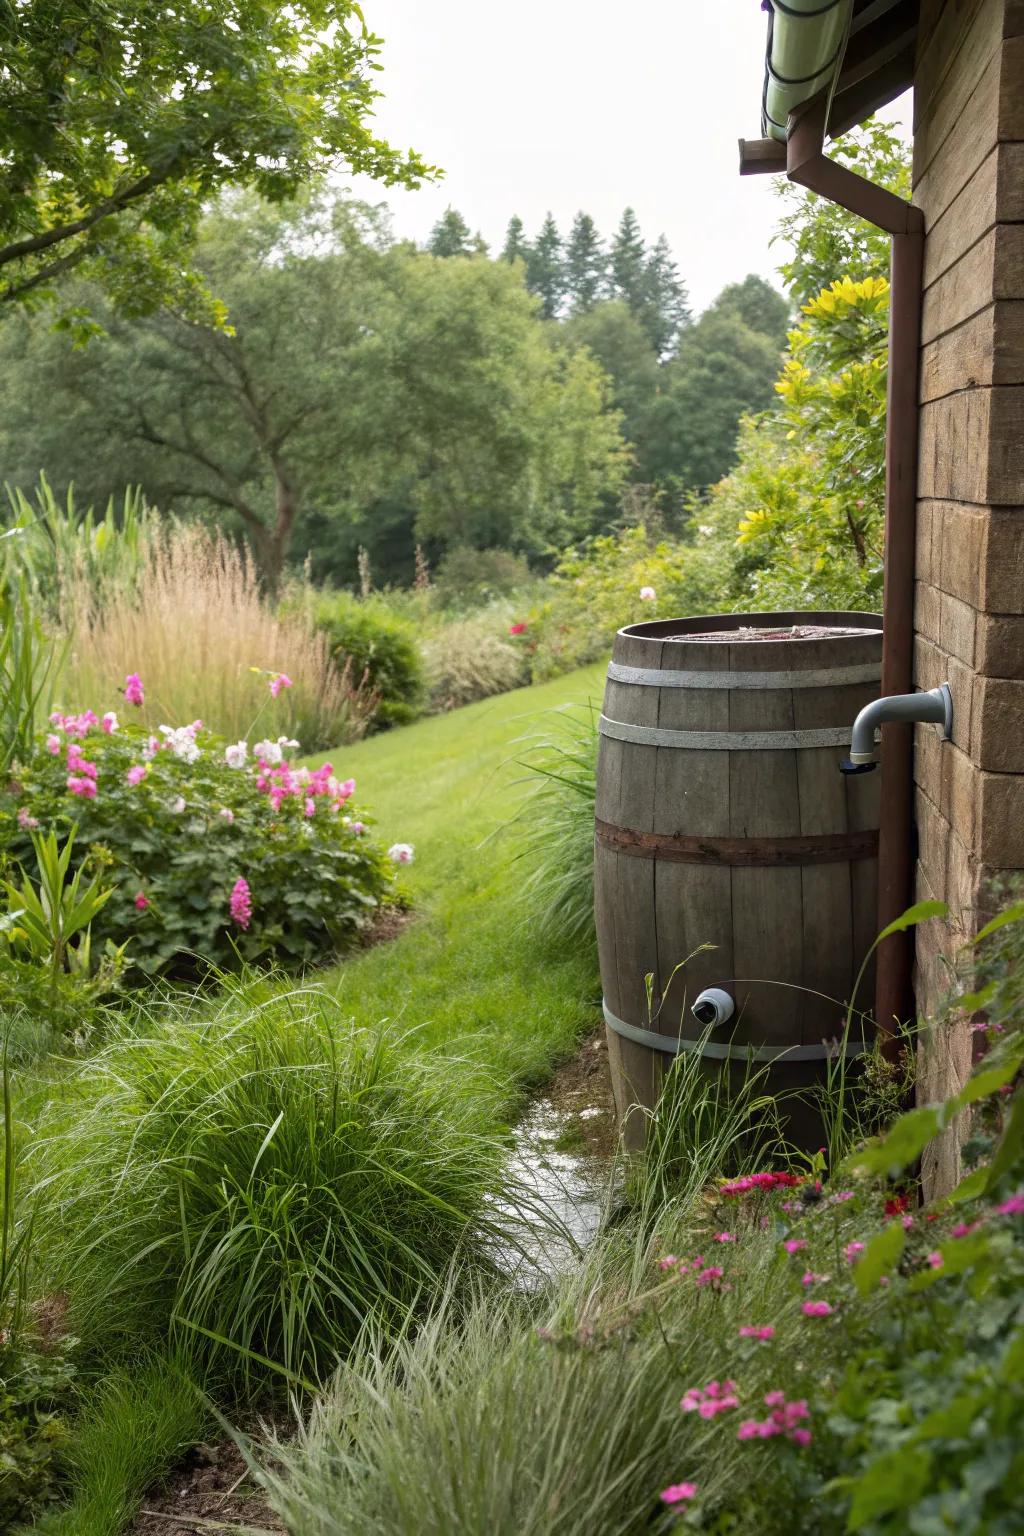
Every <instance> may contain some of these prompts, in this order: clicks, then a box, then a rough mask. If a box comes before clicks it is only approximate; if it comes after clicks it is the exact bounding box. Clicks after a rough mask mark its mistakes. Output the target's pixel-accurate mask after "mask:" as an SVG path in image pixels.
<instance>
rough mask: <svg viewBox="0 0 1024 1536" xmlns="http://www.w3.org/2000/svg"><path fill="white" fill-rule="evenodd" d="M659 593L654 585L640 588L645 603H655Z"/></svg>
mask: <svg viewBox="0 0 1024 1536" xmlns="http://www.w3.org/2000/svg"><path fill="white" fill-rule="evenodd" d="M657 595H658V594H657V593H656V592H655V590H654V588H653V587H641V588H640V597H641V599H642V600H643V601H644V602H645V603H653V602H654V599H655V598H656V597H657Z"/></svg>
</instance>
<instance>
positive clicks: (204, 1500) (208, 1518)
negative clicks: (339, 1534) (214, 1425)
mask: <svg viewBox="0 0 1024 1536" xmlns="http://www.w3.org/2000/svg"><path fill="white" fill-rule="evenodd" d="M284 1529H285V1528H284V1526H283V1525H282V1524H281V1523H280V1521H279V1520H278V1518H277V1516H276V1515H274V1514H272V1513H271V1511H270V1509H269V1508H268V1506H267V1504H266V1502H265V1500H264V1499H263V1497H262V1494H261V1493H260V1491H259V1489H257V1488H256V1487H254V1485H253V1482H252V1479H251V1477H250V1476H249V1472H248V1468H247V1467H246V1465H245V1461H244V1460H243V1458H242V1456H241V1454H240V1452H239V1450H238V1447H237V1446H236V1445H235V1444H234V1443H233V1442H232V1441H230V1440H228V1441H224V1442H218V1443H217V1444H216V1445H198V1446H194V1447H193V1449H192V1450H190V1451H189V1452H188V1454H187V1456H186V1457H185V1459H184V1460H183V1461H182V1463H181V1465H180V1466H179V1467H177V1468H175V1470H174V1471H173V1472H172V1473H171V1475H170V1476H169V1477H168V1479H167V1481H166V1482H165V1483H164V1484H162V1485H161V1486H160V1487H159V1488H155V1489H152V1490H151V1491H150V1492H149V1493H148V1494H147V1495H146V1497H145V1499H144V1500H143V1504H142V1509H141V1510H140V1511H139V1514H138V1516H137V1518H136V1521H135V1524H134V1525H133V1527H132V1532H133V1536H210V1533H212V1532H215V1531H224V1532H227V1531H234V1532H237V1533H242V1532H257V1531H258V1532H267V1533H270V1532H273V1533H274V1536H284Z"/></svg>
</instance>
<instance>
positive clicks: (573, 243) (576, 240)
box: [565, 213, 608, 315]
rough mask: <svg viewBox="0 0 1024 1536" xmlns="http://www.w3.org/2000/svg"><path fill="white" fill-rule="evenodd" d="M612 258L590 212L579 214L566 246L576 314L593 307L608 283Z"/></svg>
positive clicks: (569, 287) (567, 275) (567, 279)
mask: <svg viewBox="0 0 1024 1536" xmlns="http://www.w3.org/2000/svg"><path fill="white" fill-rule="evenodd" d="M607 269H608V258H607V256H606V255H605V252H604V250H603V248H602V246H601V237H600V235H599V234H598V232H597V225H596V224H595V223H594V221H593V219H592V218H591V217H590V214H589V213H578V214H577V215H576V218H575V221H574V223H573V226H572V233H571V234H570V236H569V241H568V244H567V245H566V248H565V287H566V292H567V293H568V296H569V299H570V302H571V305H572V312H573V314H574V315H582V314H586V313H587V312H588V311H589V310H591V309H593V307H594V305H595V304H596V303H597V301H598V299H599V298H600V297H601V293H602V291H603V289H604V286H605V281H606V273H607Z"/></svg>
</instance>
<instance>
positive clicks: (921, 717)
mask: <svg viewBox="0 0 1024 1536" xmlns="http://www.w3.org/2000/svg"><path fill="white" fill-rule="evenodd" d="M891 720H902V721H904V722H910V721H915V722H920V723H921V724H924V725H939V726H941V727H942V737H943V740H944V741H949V739H950V737H951V736H952V734H953V696H952V694H951V693H950V691H949V684H948V683H940V684H939V686H938V688H929V689H927V690H926V691H925V692H922V693H890V694H889V695H888V696H887V697H886V698H881V699H875V701H874V703H872V704H866V705H865V706H864V708H863V709H862V710H861V712H860V714H859V715H858V716H857V718H856V720H855V721H854V722H853V734H852V736H851V737H850V755H849V757H847V758H844V759H843V761H842V762H841V763H840V764H839V767H840V769H841V771H842V772H843V773H870V772H871V770H872V769H873V768H877V767H878V763H877V762H876V760H875V731H876V729H877V728H878V726H880V725H885V724H886V723H887V722H888V721H891Z"/></svg>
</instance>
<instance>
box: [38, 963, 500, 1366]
mask: <svg viewBox="0 0 1024 1536" xmlns="http://www.w3.org/2000/svg"><path fill="white" fill-rule="evenodd" d="M111 1029H112V1039H111V1040H110V1042H109V1043H108V1044H107V1045H106V1047H105V1048H104V1049H103V1050H102V1051H100V1052H99V1054H98V1055H97V1056H96V1057H95V1058H94V1059H92V1060H91V1061H89V1062H88V1063H86V1064H85V1065H84V1066H83V1067H82V1068H81V1070H80V1072H79V1074H78V1076H77V1077H76V1079H75V1080H74V1082H73V1083H72V1084H71V1085H70V1087H69V1090H68V1100H67V1102H66V1103H65V1104H64V1105H63V1106H56V1107H55V1108H54V1112H53V1115H52V1116H51V1120H50V1122H49V1123H44V1124H43V1126H42V1127H41V1129H40V1133H39V1135H38V1137H37V1138H36V1141H35V1143H34V1151H33V1156H34V1157H35V1158H36V1159H37V1164H36V1166H37V1169H38V1173H39V1176H40V1185H41V1191H40V1199H41V1202H42V1204H41V1208H40V1209H41V1216H42V1221H41V1228H42V1229H43V1230H42V1235H43V1237H44V1239H45V1251H44V1253H43V1255H42V1258H41V1261H40V1262H41V1265H42V1267H43V1270H44V1271H45V1273H46V1276H47V1281H48V1283H49V1284H50V1285H51V1286H53V1287H55V1288H60V1289H63V1290H65V1291H66V1292H67V1294H68V1296H69V1298H70V1317H71V1320H72V1321H73V1324H74V1327H75V1330H76V1332H78V1334H79V1335H80V1337H81V1338H82V1340H83V1344H84V1346H85V1347H86V1348H87V1349H88V1350H90V1351H91V1352H93V1353H95V1352H96V1351H101V1352H102V1351H104V1350H112V1349H118V1348H123V1347H125V1346H127V1347H129V1348H130V1349H132V1350H133V1351H134V1350H136V1349H138V1348H140V1347H142V1346H143V1345H145V1344H146V1343H147V1342H148V1343H151V1344H153V1345H154V1346H157V1345H161V1344H162V1343H164V1342H166V1341H167V1340H168V1339H169V1338H170V1339H172V1340H174V1341H176V1342H177V1343H178V1344H180V1346H181V1348H182V1349H183V1350H186V1351H188V1352H189V1353H190V1354H192V1355H193V1356H194V1357H196V1363H197V1367H199V1366H202V1363H203V1362H204V1361H205V1362H207V1363H208V1364H209V1365H210V1366H211V1368H213V1369H214V1370H215V1374H217V1375H219V1376H220V1377H221V1378H222V1379H223V1378H225V1377H226V1378H229V1379H230V1380H232V1381H233V1382H234V1383H235V1384H236V1385H238V1386H240V1387H241V1386H244V1385H248V1386H251V1387H255V1386H257V1385H260V1384H265V1383H266V1382H267V1381H268V1380H269V1381H270V1382H274V1381H275V1380H276V1381H277V1383H278V1385H284V1384H285V1383H286V1382H291V1383H292V1384H294V1383H296V1382H298V1381H300V1380H301V1381H309V1380H316V1379H318V1378H320V1377H321V1376H322V1374H323V1373H324V1371H326V1370H328V1369H330V1367H331V1366H332V1365H333V1364H334V1362H335V1360H336V1359H337V1358H338V1356H339V1355H342V1354H343V1353H344V1352H345V1351H346V1350H347V1348H348V1346H349V1345H350V1344H351V1342H352V1340H353V1339H354V1338H355V1337H356V1335H357V1334H358V1333H359V1331H360V1329H361V1328H362V1327H363V1325H364V1324H365V1323H366V1321H367V1320H368V1319H370V1318H373V1319H375V1320H376V1322H377V1323H378V1325H379V1326H381V1327H383V1328H386V1329H401V1328H403V1327H405V1326H407V1324H408V1321H409V1318H410V1314H411V1313H414V1312H415V1311H416V1310H417V1309H418V1308H423V1307H425V1306H426V1305H427V1301H428V1298H429V1296H430V1295H431V1293H432V1291H433V1290H434V1289H435V1288H436V1287H438V1286H439V1285H440V1283H441V1279H442V1276H443V1274H444V1273H445V1271H446V1270H447V1269H448V1267H449V1265H450V1263H451V1262H452V1260H453V1258H454V1257H455V1255H456V1254H461V1256H462V1257H463V1259H464V1261H465V1265H466V1271H467V1273H468V1272H471V1271H472V1270H473V1268H474V1267H476V1268H477V1269H479V1267H480V1265H481V1264H482V1263H483V1261H482V1260H480V1259H479V1258H477V1257H476V1256H475V1255H476V1254H477V1252H478V1248H479V1245H480V1244H481V1241H482V1239H483V1238H484V1237H485V1236H486V1234H487V1233H488V1231H490V1230H491V1229H492V1227H493V1226H494V1223H495V1219H496V1218H495V1217H494V1211H493V1209H492V1208H489V1207H488V1205H487V1196H488V1195H489V1194H491V1195H499V1194H500V1193H501V1191H502V1177H503V1176H502V1171H501V1170H502V1163H503V1151H502V1143H501V1141H500V1140H499V1139H497V1138H495V1137H492V1136H489V1135H488V1134H486V1133H485V1132H484V1131H483V1130H482V1129H481V1127H482V1126H484V1125H486V1124H487V1123H488V1116H489V1114H490V1113H491V1112H492V1111H493V1105H489V1098H488V1092H487V1090H486V1087H485V1086H484V1085H483V1084H482V1083H481V1082H480V1081H479V1079H478V1075H477V1077H476V1078H475V1084H476V1091H475V1092H474V1093H473V1094H470V1093H467V1092H462V1091H453V1071H454V1070H457V1064H456V1063H454V1062H453V1060H452V1058H451V1056H450V1055H446V1056H444V1057H443V1058H434V1057H431V1056H428V1055H426V1054H425V1053H420V1052H417V1051H416V1050H415V1049H413V1048H412V1047H411V1045H410V1043H409V1042H407V1041H405V1040H404V1039H403V1037H402V1036H400V1035H399V1034H398V1033H396V1032H394V1031H390V1032H388V1031H385V1030H381V1031H379V1032H373V1033H370V1032H365V1031H357V1030H355V1029H353V1028H352V1026H351V1025H350V1023H349V1022H348V1021H347V1020H346V1018H345V1016H344V1014H343V1013H342V1012H341V1009H340V1006H339V1004H338V1003H337V1001H336V1000H334V999H332V998H330V997H329V996H327V995H326V994H324V993H323V992H321V991H319V990H317V989H315V988H311V987H307V988H300V989H296V990H292V991H290V992H287V993H282V992H281V991H280V990H279V989H274V988H272V987H271V986H269V985H268V984H265V983H257V982H255V981H253V980H246V981H243V982H241V983H239V984H238V985H237V986H236V987H235V988H234V989H233V990H231V991H229V993H228V995H227V996H226V997H225V998H224V1000H223V1001H222V1002H221V1004H220V1006H219V1007H218V1008H217V1010H216V1011H215V1012H214V1013H213V1015H212V1016H211V1014H210V1011H209V1006H208V1005H205V1006H203V1005H198V1006H196V1007H195V1009H194V1010H193V1012H192V1013H191V1014H189V1012H188V1010H187V1009H186V1008H184V1007H181V1006H179V1007H178V1008H177V1009H170V1008H168V1007H167V1006H166V1004H165V1003H164V1002H160V1003H158V1004H154V1005H152V1006H150V1007H148V1008H146V1009H144V1010H142V1011H140V1012H139V1014H138V1015H137V1016H136V1017H135V1018H127V1019H123V1020H122V1022H121V1023H120V1024H117V1023H115V1024H112V1026H111ZM467 1070H468V1069H467ZM489 1210H490V1211H491V1214H490V1215H489Z"/></svg>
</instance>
